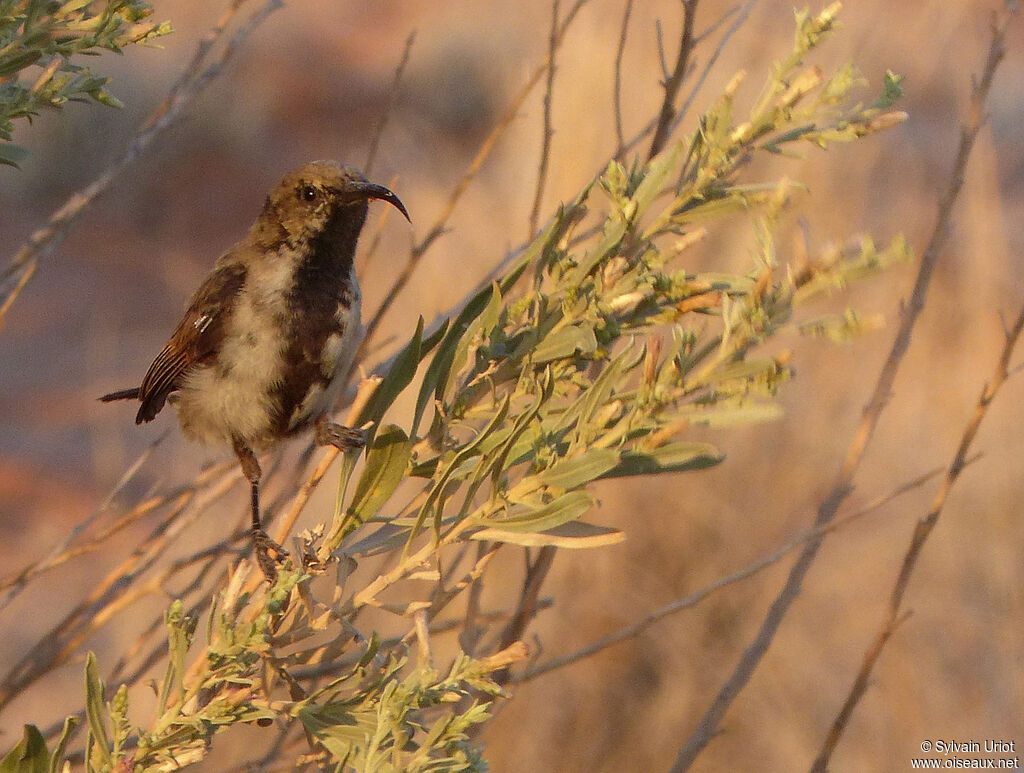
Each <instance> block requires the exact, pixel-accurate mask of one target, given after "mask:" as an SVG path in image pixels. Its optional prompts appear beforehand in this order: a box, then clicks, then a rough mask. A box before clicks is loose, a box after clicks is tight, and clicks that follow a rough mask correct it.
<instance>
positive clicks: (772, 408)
mask: <svg viewBox="0 0 1024 773" xmlns="http://www.w3.org/2000/svg"><path fill="white" fill-rule="evenodd" d="M782 414H783V410H782V406H781V405H779V404H778V403H771V402H758V401H755V400H741V401H737V402H735V403H732V402H719V403H717V404H714V405H707V406H705V405H693V406H690V407H689V409H687V410H682V411H680V412H679V413H678V414H677V416H678V417H679V418H681V419H686V420H687V421H689V422H691V423H692V424H703V425H705V426H708V427H716V428H724V427H740V426H744V425H746V424H753V423H754V422H755V421H774V420H775V419H778V418H779V417H780V416H782Z"/></svg>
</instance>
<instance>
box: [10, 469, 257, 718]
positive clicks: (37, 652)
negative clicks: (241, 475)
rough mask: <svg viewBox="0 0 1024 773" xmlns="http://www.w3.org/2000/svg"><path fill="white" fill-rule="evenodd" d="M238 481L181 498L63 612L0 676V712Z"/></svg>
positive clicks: (61, 658) (67, 654)
mask: <svg viewBox="0 0 1024 773" xmlns="http://www.w3.org/2000/svg"><path fill="white" fill-rule="evenodd" d="M237 480H238V476H237V474H235V475H224V476H223V477H222V478H221V479H220V481H219V483H218V484H217V485H215V486H213V487H211V488H210V489H209V490H207V491H204V492H202V493H201V494H197V495H195V496H191V495H190V494H185V495H182V497H181V498H180V499H179V501H178V502H177V503H176V505H175V507H174V508H173V509H172V510H171V512H170V513H168V515H167V516H165V517H164V518H163V520H162V521H161V522H160V523H159V524H157V526H156V527H155V528H154V529H153V531H152V532H151V533H150V535H149V537H147V538H146V539H145V540H143V541H142V543H140V544H139V546H138V547H137V548H136V549H135V550H134V551H132V553H131V555H129V556H128V557H127V558H126V559H125V560H124V561H122V562H121V564H120V565H118V566H117V567H115V568H114V569H113V570H112V571H111V572H110V573H108V574H107V576H106V577H105V578H104V579H103V580H102V581H101V582H100V583H99V585H97V586H96V588H94V589H93V590H92V591H91V592H90V593H89V595H88V596H87V597H86V598H85V599H84V600H83V601H82V602H81V603H79V604H78V605H76V606H75V608H74V609H72V610H71V611H70V612H68V613H67V614H66V615H65V616H64V617H63V618H62V619H61V620H60V622H58V623H57V624H56V625H55V626H54V627H53V628H52V629H51V630H50V631H49V632H48V633H47V634H45V635H44V636H43V637H42V638H41V639H40V640H39V641H38V642H37V643H36V645H35V646H34V647H32V648H30V649H29V650H28V652H27V653H26V654H25V656H24V657H22V658H21V659H20V660H19V661H18V662H17V663H15V664H14V665H13V666H12V667H11V668H10V669H9V670H8V671H7V673H6V674H5V675H4V678H3V681H2V683H0V710H2V709H3V708H4V707H6V705H7V704H8V703H9V702H10V701H11V700H12V699H13V698H14V697H16V696H17V695H19V694H20V693H21V692H22V691H23V690H24V689H25V688H26V687H27V686H28V685H29V684H31V683H32V682H34V681H36V680H37V679H39V678H40V677H41V676H43V675H45V674H47V673H49V672H50V671H52V670H53V669H54V668H56V667H58V666H60V665H61V664H63V663H65V662H67V661H68V659H70V658H71V657H72V655H73V654H74V651H75V648H76V647H78V645H79V644H81V642H82V641H84V639H85V638H86V637H88V636H89V635H90V634H91V633H92V632H93V631H95V630H96V629H97V628H98V627H100V626H101V625H103V624H105V623H106V622H107V620H108V619H109V616H110V613H111V611H112V610H114V609H116V608H118V607H119V605H120V600H121V599H122V598H123V597H124V596H126V595H127V594H129V593H130V592H132V590H131V589H132V583H133V581H134V580H135V579H137V578H138V577H140V576H141V575H142V574H143V573H144V572H145V571H147V570H148V569H149V568H150V567H152V566H153V564H154V563H155V562H156V560H157V559H158V558H159V557H160V556H161V555H163V553H164V552H165V551H166V549H167V547H168V546H169V545H170V544H171V542H173V541H174V540H175V539H176V538H177V537H178V536H179V535H180V534H181V533H182V532H183V531H184V530H185V529H186V528H187V527H188V526H189V525H190V524H191V523H193V522H194V521H195V520H196V519H197V518H198V517H199V516H200V515H201V514H202V513H203V512H204V510H205V509H206V507H208V506H209V505H210V504H212V503H213V502H215V501H216V500H217V499H218V498H220V497H221V496H223V495H224V494H225V493H227V491H228V490H229V489H230V488H231V487H232V486H234V485H235V483H237Z"/></svg>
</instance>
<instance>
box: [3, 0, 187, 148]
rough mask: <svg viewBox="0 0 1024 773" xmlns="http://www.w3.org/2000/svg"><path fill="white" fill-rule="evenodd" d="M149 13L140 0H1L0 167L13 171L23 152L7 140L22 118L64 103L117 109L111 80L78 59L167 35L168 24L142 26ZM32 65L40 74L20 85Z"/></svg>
mask: <svg viewBox="0 0 1024 773" xmlns="http://www.w3.org/2000/svg"><path fill="white" fill-rule="evenodd" d="M152 13H153V9H152V7H151V6H150V5H149V3H146V2H143V1H142V0H102V2H95V1H94V0H66V2H58V1H57V0H0V164H7V165H11V166H16V165H17V162H18V161H19V160H21V159H23V158H24V157H25V155H26V151H25V149H24V148H21V147H19V146H18V145H15V144H13V143H12V142H11V141H10V140H11V137H12V134H13V131H14V121H15V120H17V119H19V118H27V119H28V120H30V121H31V119H32V117H33V116H35V115H38V114H39V111H40V110H41V109H43V108H46V107H51V108H59V107H61V106H63V105H64V104H65V103H67V102H69V101H74V102H84V101H88V100H92V101H94V102H97V103H99V104H102V105H107V106H110V107H120V106H121V102H120V101H119V100H118V99H117V97H115V96H114V95H113V94H111V93H110V92H109V91H107V89H106V86H107V84H108V83H109V82H110V79H109V78H105V77H102V76H98V75H95V74H93V72H92V71H91V70H90V69H89V67H86V66H84V65H82V64H79V63H78V61H77V60H78V59H79V58H80V57H81V56H90V55H96V54H98V53H100V52H101V51H104V50H106V51H114V52H116V53H121V51H122V49H123V48H124V47H126V46H129V45H133V44H139V43H148V42H150V41H152V40H154V39H155V38H158V37H160V36H162V35H166V34H168V33H169V32H170V31H171V28H170V25H169V24H168V23H167V22H161V23H155V22H149V21H146V20H147V19H148V18H149V17H150V16H151V15H152ZM72 58H75V59H76V61H74V62H72ZM33 67H35V68H38V70H39V72H38V74H36V76H35V77H34V78H33V79H31V80H29V81H23V80H21V75H22V74H23V73H24V72H25V71H26V70H28V69H29V68H33Z"/></svg>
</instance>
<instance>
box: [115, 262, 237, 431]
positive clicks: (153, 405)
mask: <svg viewBox="0 0 1024 773" xmlns="http://www.w3.org/2000/svg"><path fill="white" fill-rule="evenodd" d="M245 275H246V269H245V266H243V265H240V264H238V263H228V264H225V265H223V266H219V267H218V268H217V269H215V270H214V272H213V273H212V274H210V276H209V277H207V279H206V281H205V282H203V284H202V286H201V287H200V288H199V289H198V290H197V291H196V294H195V295H193V296H192V301H191V303H189V307H188V311H186V312H185V317H184V319H182V320H181V323H180V324H179V325H178V327H177V329H176V330H175V331H174V333H173V334H172V335H171V338H170V340H169V341H168V342H167V345H166V346H164V348H163V349H162V350H161V351H160V354H158V355H157V356H156V359H155V360H153V364H152V365H150V366H149V370H148V371H147V372H146V377H145V378H144V379H142V385H141V386H140V387H139V400H141V401H142V405H141V406H140V407H139V413H138V415H136V417H135V423H136V424H141V423H142V422H144V421H152V419H153V417H154V416H156V415H157V414H158V413H159V412H160V409H161V408H163V407H164V403H165V402H166V400H167V396H168V395H169V394H170V393H171V392H173V391H174V390H176V389H178V388H179V387H180V386H181V381H182V378H183V377H184V376H185V375H186V374H187V373H188V371H189V369H190V368H192V367H193V366H194V365H198V364H199V363H202V362H204V361H205V360H207V359H208V358H209V357H211V356H212V355H214V354H215V353H216V352H217V348H218V347H219V346H220V342H221V340H222V339H223V337H224V319H225V317H226V316H227V313H228V311H230V309H231V307H232V306H233V305H234V302H235V298H236V297H237V296H238V292H239V290H241V289H242V285H243V284H245Z"/></svg>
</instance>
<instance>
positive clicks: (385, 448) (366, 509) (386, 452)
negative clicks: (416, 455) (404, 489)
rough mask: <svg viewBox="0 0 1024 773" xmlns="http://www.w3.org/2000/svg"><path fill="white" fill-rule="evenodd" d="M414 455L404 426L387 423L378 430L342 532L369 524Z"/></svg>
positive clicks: (395, 487)
mask: <svg viewBox="0 0 1024 773" xmlns="http://www.w3.org/2000/svg"><path fill="white" fill-rule="evenodd" d="M411 456H412V444H411V443H410V442H409V438H408V437H407V436H406V434H405V432H404V431H403V430H402V428H401V427H398V426H396V425H394V424H388V425H386V426H385V427H384V428H383V429H381V431H380V432H378V433H377V436H376V438H374V441H373V445H372V446H371V447H370V450H369V451H368V452H367V454H366V467H365V468H364V469H363V474H362V475H361V476H360V477H359V483H358V484H357V485H356V492H355V494H354V495H353V496H352V503H351V504H350V505H349V507H348V511H347V512H346V514H345V521H344V523H343V524H342V526H341V530H342V531H343V532H345V531H347V530H350V528H351V527H353V526H358V525H359V524H363V523H366V521H368V520H369V519H370V518H372V517H373V516H374V515H376V514H377V511H378V510H380V508H381V507H382V506H383V505H384V503H385V502H387V501H388V499H390V498H391V495H392V494H394V493H395V489H397V488H398V484H399V483H401V482H402V479H403V478H404V477H405V468H406V467H407V466H408V465H409V459H410V457H411Z"/></svg>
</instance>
